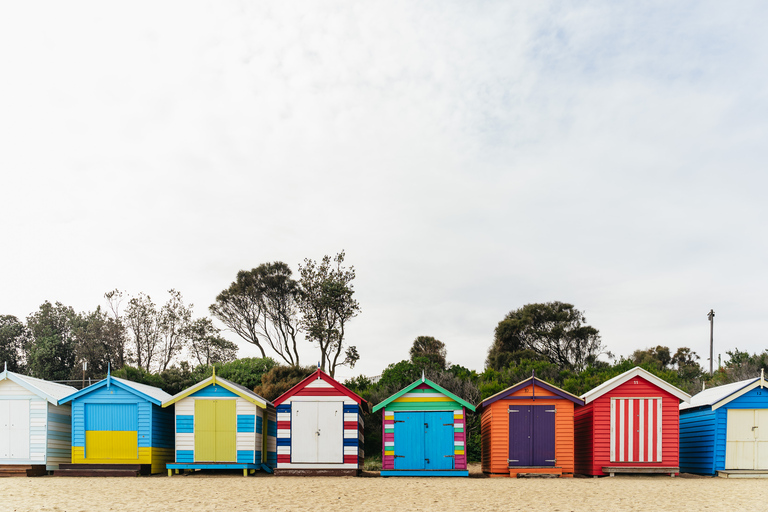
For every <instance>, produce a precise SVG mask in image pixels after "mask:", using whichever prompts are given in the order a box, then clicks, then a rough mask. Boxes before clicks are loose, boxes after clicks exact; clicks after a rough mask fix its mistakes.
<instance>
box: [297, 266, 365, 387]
mask: <svg viewBox="0 0 768 512" xmlns="http://www.w3.org/2000/svg"><path fill="white" fill-rule="evenodd" d="M342 263H344V251H341V252H340V253H339V254H337V255H336V256H335V257H334V258H333V259H331V257H330V256H324V257H323V259H322V261H321V262H320V263H319V264H318V263H316V262H315V261H313V260H310V259H308V258H307V259H305V260H304V265H299V274H300V276H301V277H300V279H299V285H300V286H301V294H300V300H299V309H300V310H301V313H302V323H301V325H302V327H303V328H304V332H305V333H306V337H307V339H308V341H310V342H314V343H317V344H318V345H319V347H320V368H321V369H322V370H323V371H325V370H326V368H327V371H328V373H329V374H330V375H331V377H333V376H334V375H335V373H336V367H337V366H349V367H350V368H354V366H355V363H356V362H357V360H358V359H359V358H360V355H359V354H358V352H357V348H356V347H354V346H349V347H346V348H345V347H344V336H345V333H346V331H345V329H346V325H347V323H348V322H349V321H350V320H352V318H354V317H356V316H357V315H358V314H359V313H360V305H359V304H358V302H357V300H355V298H354V297H353V295H354V293H355V291H354V289H353V287H352V281H353V280H354V279H355V268H354V267H349V268H348V269H347V268H344V267H343V266H342ZM342 353H343V354H344V358H343V359H342V360H339V357H340V356H341V354H342Z"/></svg>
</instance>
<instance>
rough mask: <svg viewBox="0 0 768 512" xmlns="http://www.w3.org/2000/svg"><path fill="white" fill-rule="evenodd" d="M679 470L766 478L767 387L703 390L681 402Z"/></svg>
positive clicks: (760, 381)
mask: <svg viewBox="0 0 768 512" xmlns="http://www.w3.org/2000/svg"><path fill="white" fill-rule="evenodd" d="M680 471H683V472H686V473H699V474H704V475H715V474H717V475H719V476H723V477H729V478H733V477H754V476H756V474H757V473H767V474H768V385H766V381H765V380H764V378H763V375H761V376H760V377H759V378H754V379H747V380H742V381H739V382H733V383H731V384H725V385H723V386H717V387H714V388H710V389H707V390H704V391H702V392H701V393H698V394H696V395H694V396H693V397H692V398H691V403H689V404H686V403H683V404H680Z"/></svg>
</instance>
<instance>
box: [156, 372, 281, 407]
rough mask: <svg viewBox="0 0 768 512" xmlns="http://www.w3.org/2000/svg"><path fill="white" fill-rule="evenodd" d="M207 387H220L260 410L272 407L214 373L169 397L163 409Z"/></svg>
mask: <svg viewBox="0 0 768 512" xmlns="http://www.w3.org/2000/svg"><path fill="white" fill-rule="evenodd" d="M208 386H221V387H222V388H224V389H227V390H229V391H231V392H232V393H234V394H236V395H237V396H239V397H240V398H243V399H245V400H248V401H249V402H251V403H253V404H255V405H256V406H258V407H261V408H262V409H266V408H267V405H270V406H272V405H273V404H272V402H270V401H269V400H267V399H265V398H262V397H260V396H259V395H257V394H256V393H254V392H253V391H251V390H250V389H248V388H246V387H245V386H241V385H240V384H235V383H234V382H231V381H228V380H227V379H222V378H221V377H217V376H216V373H215V371H214V373H213V375H211V376H210V377H208V378H207V379H205V380H201V381H200V382H198V383H197V384H195V385H194V386H190V387H188V388H187V389H185V390H183V391H180V392H179V393H176V394H175V395H173V396H169V398H168V399H167V400H165V401H164V402H163V407H168V406H169V405H171V404H175V403H176V402H178V401H179V400H181V399H182V398H186V397H188V396H189V395H192V394H194V393H197V392H198V391H200V390H201V389H203V388H206V387H208Z"/></svg>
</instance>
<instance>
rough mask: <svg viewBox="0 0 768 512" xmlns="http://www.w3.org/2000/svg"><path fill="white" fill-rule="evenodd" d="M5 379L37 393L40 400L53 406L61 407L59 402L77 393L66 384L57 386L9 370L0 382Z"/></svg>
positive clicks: (0, 376) (2, 374)
mask: <svg viewBox="0 0 768 512" xmlns="http://www.w3.org/2000/svg"><path fill="white" fill-rule="evenodd" d="M4 379H8V380H12V381H14V382H15V383H17V384H18V385H20V386H23V387H24V388H26V389H28V390H29V391H31V392H32V393H35V394H36V395H38V396H39V397H40V398H45V399H46V400H48V401H49V402H51V403H52V404H53V405H59V400H61V399H62V398H64V397H65V396H69V395H71V394H72V393H74V392H76V391H77V390H76V389H75V388H73V387H72V386H67V385H66V384H57V383H55V382H50V381H47V380H43V379H36V378H35V377H29V376H27V375H22V374H20V373H15V372H9V371H8V370H5V371H3V372H2V373H0V380H4Z"/></svg>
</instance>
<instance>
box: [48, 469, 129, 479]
mask: <svg viewBox="0 0 768 512" xmlns="http://www.w3.org/2000/svg"><path fill="white" fill-rule="evenodd" d="M140 474H141V473H139V472H138V471H120V470H119V469H66V470H64V471H61V470H58V471H54V472H53V476H131V477H136V476H139V475H140Z"/></svg>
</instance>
